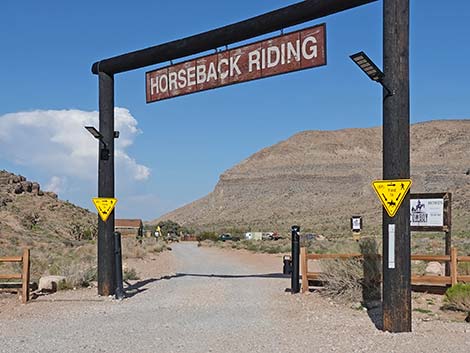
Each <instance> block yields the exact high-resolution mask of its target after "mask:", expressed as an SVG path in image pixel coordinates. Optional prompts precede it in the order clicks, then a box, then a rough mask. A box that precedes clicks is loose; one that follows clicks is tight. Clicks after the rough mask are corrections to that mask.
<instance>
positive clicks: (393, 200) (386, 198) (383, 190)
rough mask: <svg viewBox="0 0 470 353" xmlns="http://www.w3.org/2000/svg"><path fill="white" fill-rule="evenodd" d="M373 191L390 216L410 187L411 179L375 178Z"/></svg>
mask: <svg viewBox="0 0 470 353" xmlns="http://www.w3.org/2000/svg"><path fill="white" fill-rule="evenodd" d="M372 187H373V188H374V191H375V193H376V194H377V196H378V197H379V200H380V201H381V202H382V205H383V206H384V208H385V211H387V213H388V215H389V216H390V217H393V216H395V214H396V213H397V211H398V209H399V208H400V205H401V203H402V201H403V200H404V198H405V196H406V194H407V193H408V191H409V190H410V187H411V179H396V180H375V181H373V182H372Z"/></svg>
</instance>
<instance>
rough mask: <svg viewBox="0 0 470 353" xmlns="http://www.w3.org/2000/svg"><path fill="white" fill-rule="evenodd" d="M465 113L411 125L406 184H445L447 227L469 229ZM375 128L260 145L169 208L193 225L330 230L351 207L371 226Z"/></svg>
mask: <svg viewBox="0 0 470 353" xmlns="http://www.w3.org/2000/svg"><path fill="white" fill-rule="evenodd" d="M469 173H470V120H443V121H431V122H425V123H419V124H414V125H412V127H411V177H412V180H413V186H412V190H411V191H412V192H414V193H418V192H452V194H453V204H452V206H453V216H454V217H453V225H454V231H466V230H470V229H469V228H470V227H469V225H470V217H469V216H470V211H469V210H470V175H468V174H469ZM381 178H382V129H381V128H365V129H344V130H338V131H304V132H300V133H298V134H296V135H294V136H292V137H290V138H289V139H287V140H285V141H282V142H280V143H278V144H275V145H273V146H270V147H267V148H264V149H262V150H261V151H259V152H257V153H255V154H253V155H252V156H250V157H249V158H247V159H245V160H244V161H242V162H240V163H239V164H237V165H235V166H234V167H233V168H231V169H229V170H227V171H226V172H224V173H223V174H222V175H221V176H220V180H219V182H218V183H217V185H216V187H215V189H214V191H213V192H211V193H210V194H208V195H207V196H205V197H203V198H202V199H200V200H197V201H194V202H193V203H191V204H188V205H186V206H184V207H181V208H179V209H177V210H175V211H173V212H170V213H168V214H166V215H164V216H163V217H161V218H160V219H159V220H162V219H171V220H173V221H176V222H179V223H181V224H184V225H188V226H194V227H196V228H213V229H217V228H226V227H237V228H241V229H254V230H255V229H259V230H269V229H271V230H278V231H286V230H287V229H289V227H290V225H292V224H294V223H299V224H301V225H302V226H303V227H304V228H306V229H311V230H315V231H318V232H323V233H326V234H334V233H335V232H342V231H345V230H347V229H348V228H349V218H350V216H351V215H362V216H363V217H364V222H365V229H366V230H368V231H370V232H372V231H378V230H379V229H380V228H379V227H380V221H381V215H382V209H381V205H380V203H379V201H378V200H377V198H376V196H375V194H374V192H373V190H372V187H371V182H372V180H375V179H381Z"/></svg>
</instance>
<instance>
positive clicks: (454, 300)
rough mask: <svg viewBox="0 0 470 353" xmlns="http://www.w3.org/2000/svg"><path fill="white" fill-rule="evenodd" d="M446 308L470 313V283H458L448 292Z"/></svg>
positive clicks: (445, 299)
mask: <svg viewBox="0 0 470 353" xmlns="http://www.w3.org/2000/svg"><path fill="white" fill-rule="evenodd" d="M444 303H445V304H444V308H445V309H448V310H460V311H470V283H457V284H455V285H453V286H452V287H450V288H448V289H447V290H446V293H445V296H444Z"/></svg>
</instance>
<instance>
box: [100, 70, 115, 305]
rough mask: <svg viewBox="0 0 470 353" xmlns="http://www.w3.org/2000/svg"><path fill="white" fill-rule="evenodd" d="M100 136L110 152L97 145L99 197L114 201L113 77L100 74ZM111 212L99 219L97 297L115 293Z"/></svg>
mask: <svg viewBox="0 0 470 353" xmlns="http://www.w3.org/2000/svg"><path fill="white" fill-rule="evenodd" d="M99 108H100V113H99V117H100V133H101V134H102V135H103V141H104V142H105V143H106V145H107V149H108V150H109V155H108V156H107V157H108V158H105V156H102V152H103V149H104V146H103V145H102V142H100V143H99V157H98V158H99V164H98V197H109V198H114V76H113V75H109V74H107V73H105V72H99ZM114 242H115V239H114V210H113V212H112V213H111V214H110V215H109V217H108V219H107V220H106V222H103V221H102V220H101V218H99V217H98V294H99V295H102V296H108V295H113V294H114V293H115V290H116V263H115V259H114V246H115V245H114Z"/></svg>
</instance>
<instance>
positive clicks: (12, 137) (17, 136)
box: [0, 108, 150, 192]
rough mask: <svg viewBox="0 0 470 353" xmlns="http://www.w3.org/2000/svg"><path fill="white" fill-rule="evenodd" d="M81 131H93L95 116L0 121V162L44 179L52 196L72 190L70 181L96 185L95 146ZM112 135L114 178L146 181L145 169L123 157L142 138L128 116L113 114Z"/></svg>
mask: <svg viewBox="0 0 470 353" xmlns="http://www.w3.org/2000/svg"><path fill="white" fill-rule="evenodd" d="M85 125H92V126H95V127H98V112H96V111H93V112H86V111H81V110H36V111H31V112H19V113H12V114H6V115H3V116H0V158H1V159H4V160H6V161H8V162H10V163H13V164H17V165H22V166H28V167H29V168H31V169H34V170H36V171H38V172H40V173H41V174H43V175H47V176H48V177H50V178H51V179H50V181H49V184H48V185H47V186H48V187H49V188H50V189H51V190H53V189H56V190H57V191H62V192H63V191H65V190H64V189H65V188H66V187H67V185H69V184H77V183H76V182H73V183H72V180H74V181H78V180H82V181H88V182H90V181H96V178H97V158H98V157H97V156H98V141H97V140H96V139H94V138H93V137H92V136H91V135H90V134H89V133H88V132H87V131H86V130H85V129H84V126H85ZM115 130H118V131H119V132H120V137H119V139H117V140H115V166H116V174H119V178H123V180H127V181H131V180H134V181H142V180H146V179H148V178H149V176H150V169H149V168H148V167H146V166H144V165H141V164H138V163H137V161H136V160H135V159H134V158H132V157H131V156H129V154H128V152H127V151H126V149H127V148H128V147H129V146H131V145H132V144H133V142H134V140H135V139H136V137H137V136H138V135H139V134H140V133H141V131H140V130H139V129H138V128H137V121H136V120H135V119H134V117H133V116H132V115H131V114H130V112H129V110H127V109H124V108H115ZM68 181H70V183H69V182H68ZM94 185H96V184H94ZM75 188H76V186H75Z"/></svg>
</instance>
